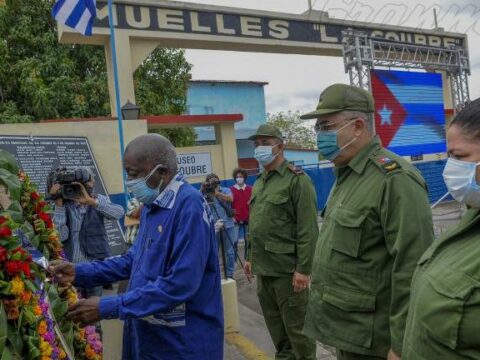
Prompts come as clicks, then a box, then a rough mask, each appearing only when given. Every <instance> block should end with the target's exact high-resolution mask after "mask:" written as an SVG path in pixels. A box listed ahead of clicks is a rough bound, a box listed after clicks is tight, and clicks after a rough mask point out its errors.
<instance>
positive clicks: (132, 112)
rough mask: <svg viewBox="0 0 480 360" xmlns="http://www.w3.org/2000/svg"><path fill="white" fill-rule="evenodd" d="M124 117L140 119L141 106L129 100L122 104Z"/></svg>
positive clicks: (126, 118)
mask: <svg viewBox="0 0 480 360" xmlns="http://www.w3.org/2000/svg"><path fill="white" fill-rule="evenodd" d="M122 117H123V119H124V120H138V119H139V118H140V107H139V106H137V105H135V104H132V103H131V102H130V100H129V101H127V103H126V104H125V105H123V106H122Z"/></svg>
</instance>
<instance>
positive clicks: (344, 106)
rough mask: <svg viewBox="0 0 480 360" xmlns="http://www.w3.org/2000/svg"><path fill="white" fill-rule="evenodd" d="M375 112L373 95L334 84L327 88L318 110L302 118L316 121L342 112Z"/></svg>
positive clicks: (321, 97) (355, 88) (351, 87)
mask: <svg viewBox="0 0 480 360" xmlns="http://www.w3.org/2000/svg"><path fill="white" fill-rule="evenodd" d="M345 110H347V111H348V110H350V111H361V112H364V113H373V112H375V105H374V101H373V97H372V95H371V94H370V93H369V92H368V91H366V90H364V89H362V88H359V87H355V86H350V85H345V84H334V85H331V86H329V87H328V88H326V89H325V90H324V91H323V92H322V93H321V94H320V99H319V100H318V105H317V109H316V110H315V111H312V112H309V113H308V114H305V115H302V116H300V118H301V119H316V118H318V117H319V116H322V115H327V114H334V113H337V112H340V111H345Z"/></svg>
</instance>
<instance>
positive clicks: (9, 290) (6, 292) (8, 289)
mask: <svg viewBox="0 0 480 360" xmlns="http://www.w3.org/2000/svg"><path fill="white" fill-rule="evenodd" d="M11 293H12V284H10V283H8V284H7V286H5V287H2V289H1V290H0V294H3V295H11Z"/></svg>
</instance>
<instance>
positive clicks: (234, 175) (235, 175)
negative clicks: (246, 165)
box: [232, 168, 248, 180]
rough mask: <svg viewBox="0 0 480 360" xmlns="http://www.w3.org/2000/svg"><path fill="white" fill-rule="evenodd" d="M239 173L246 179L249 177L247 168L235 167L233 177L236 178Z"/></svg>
mask: <svg viewBox="0 0 480 360" xmlns="http://www.w3.org/2000/svg"><path fill="white" fill-rule="evenodd" d="M238 174H240V175H242V176H243V178H244V179H245V180H247V179H248V173H247V170H245V169H242V168H236V169H234V170H233V173H232V175H233V179H235V178H236V177H237V175H238Z"/></svg>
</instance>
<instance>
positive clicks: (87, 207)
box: [47, 168, 124, 298]
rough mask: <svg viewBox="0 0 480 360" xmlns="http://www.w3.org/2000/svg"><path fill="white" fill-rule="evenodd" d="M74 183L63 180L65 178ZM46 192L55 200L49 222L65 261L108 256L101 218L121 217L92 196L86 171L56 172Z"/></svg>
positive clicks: (87, 293) (97, 292)
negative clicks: (58, 238)
mask: <svg viewBox="0 0 480 360" xmlns="http://www.w3.org/2000/svg"><path fill="white" fill-rule="evenodd" d="M67 178H68V179H69V180H70V179H74V180H77V181H71V182H70V181H69V180H68V181H67V180H65V179H67ZM47 186H48V189H49V190H48V192H49V195H50V198H51V199H53V200H54V201H55V212H54V215H53V222H54V223H55V226H56V227H57V230H58V232H59V233H60V240H61V241H62V243H63V246H64V249H65V255H66V257H67V259H68V260H69V261H71V262H73V263H75V264H79V263H85V262H89V261H91V260H102V259H104V258H106V257H108V256H110V248H109V245H108V241H107V233H106V230H105V225H104V222H103V221H104V218H107V219H109V220H118V219H120V218H121V217H123V215H124V210H123V208H122V207H121V206H120V205H115V204H112V203H111V202H110V199H109V198H108V197H107V196H105V195H101V194H94V190H93V189H94V188H95V179H94V177H93V174H92V172H91V171H90V170H89V169H86V168H79V169H76V170H75V171H68V170H66V169H57V170H55V171H54V172H52V173H51V174H50V175H49V181H48V185H47ZM81 291H82V293H83V294H82V295H83V296H84V297H85V298H89V297H91V296H101V295H102V287H101V286H98V287H94V288H89V289H81Z"/></svg>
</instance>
